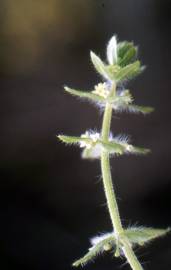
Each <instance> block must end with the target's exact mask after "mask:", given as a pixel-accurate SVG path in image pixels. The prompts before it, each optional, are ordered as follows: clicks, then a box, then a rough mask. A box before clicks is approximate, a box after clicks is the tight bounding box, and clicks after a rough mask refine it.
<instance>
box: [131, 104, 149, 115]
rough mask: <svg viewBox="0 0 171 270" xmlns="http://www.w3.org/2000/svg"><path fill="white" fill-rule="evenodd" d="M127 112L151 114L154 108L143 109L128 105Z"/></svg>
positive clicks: (142, 107) (143, 107)
mask: <svg viewBox="0 0 171 270" xmlns="http://www.w3.org/2000/svg"><path fill="white" fill-rule="evenodd" d="M128 110H129V111H130V112H135V113H136V112H140V113H143V114H148V113H151V112H153V111H154V108H153V107H145V106H138V105H133V104H131V105H129V106H128Z"/></svg>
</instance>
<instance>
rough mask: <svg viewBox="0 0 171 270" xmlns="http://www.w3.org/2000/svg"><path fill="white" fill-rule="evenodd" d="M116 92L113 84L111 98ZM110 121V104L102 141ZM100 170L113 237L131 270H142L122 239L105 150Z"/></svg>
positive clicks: (104, 123)
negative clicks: (120, 245) (120, 237)
mask: <svg viewBox="0 0 171 270" xmlns="http://www.w3.org/2000/svg"><path fill="white" fill-rule="evenodd" d="M115 92H116V84H115V83H113V86H112V90H111V96H112V97H114V96H115ZM111 119H112V105H111V104H110V103H107V104H106V107H105V112H104V116H103V124H102V140H103V141H105V142H107V141H108V140H109V135H110V126H111ZM101 170H102V177H103V185H104V191H105V195H106V200H107V206H108V209H109V214H110V218H111V221H112V225H113V229H114V232H115V235H116V236H117V237H118V239H119V236H120V235H122V239H121V243H122V246H123V247H122V250H123V252H124V254H125V257H126V258H127V261H128V262H129V264H130V266H131V267H132V269H133V270H143V268H142V266H141V265H140V263H139V261H138V259H137V257H136V255H135V254H134V251H133V250H132V247H131V244H130V243H129V241H128V240H127V239H125V237H124V229H123V227H122V223H121V219H120V215H119V209H118V205H117V200H116V196H115V192H114V187H113V183H112V176H111V170H110V160H109V153H107V152H106V151H105V150H104V151H102V153H101Z"/></svg>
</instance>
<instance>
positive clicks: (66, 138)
mask: <svg viewBox="0 0 171 270" xmlns="http://www.w3.org/2000/svg"><path fill="white" fill-rule="evenodd" d="M57 137H58V139H59V140H61V141H62V142H64V143H67V144H77V143H80V141H84V142H87V143H89V142H91V141H92V140H91V139H89V138H82V137H75V136H66V135H58V136H57Z"/></svg>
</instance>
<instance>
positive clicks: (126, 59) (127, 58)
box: [118, 46, 137, 67]
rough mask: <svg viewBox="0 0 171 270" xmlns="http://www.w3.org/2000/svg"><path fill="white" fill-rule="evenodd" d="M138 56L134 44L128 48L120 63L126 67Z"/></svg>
mask: <svg viewBox="0 0 171 270" xmlns="http://www.w3.org/2000/svg"><path fill="white" fill-rule="evenodd" d="M136 56H137V48H136V47H134V46H132V47H131V48H130V49H129V50H127V52H126V53H125V55H124V56H123V57H122V58H121V59H120V61H119V62H118V65H120V66H122V67H124V66H126V65H128V64H131V62H133V61H134V60H135V58H136Z"/></svg>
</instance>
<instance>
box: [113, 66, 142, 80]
mask: <svg viewBox="0 0 171 270" xmlns="http://www.w3.org/2000/svg"><path fill="white" fill-rule="evenodd" d="M140 72H141V66H140V61H135V62H134V63H132V64H129V65H127V66H125V67H123V68H121V69H120V71H119V72H117V74H116V80H117V81H124V80H127V79H130V78H133V77H135V76H137V75H138V74H139V73H140Z"/></svg>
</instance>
